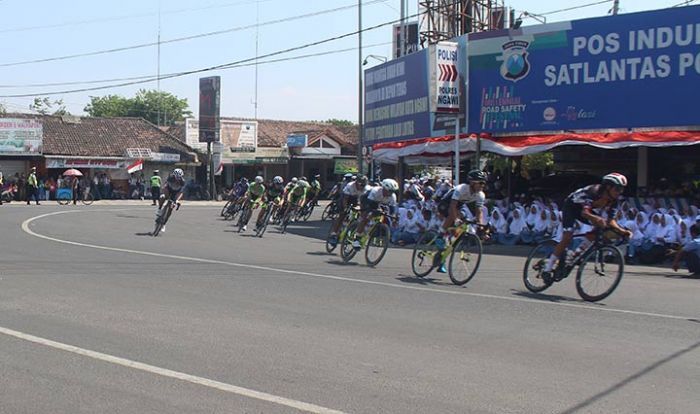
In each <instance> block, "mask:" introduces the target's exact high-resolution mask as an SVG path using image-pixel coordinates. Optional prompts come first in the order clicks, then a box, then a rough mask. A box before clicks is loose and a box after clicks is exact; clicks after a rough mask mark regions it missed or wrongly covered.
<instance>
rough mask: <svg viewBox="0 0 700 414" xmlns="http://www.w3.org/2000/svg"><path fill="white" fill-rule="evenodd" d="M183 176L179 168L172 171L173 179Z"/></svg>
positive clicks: (183, 173)
mask: <svg viewBox="0 0 700 414" xmlns="http://www.w3.org/2000/svg"><path fill="white" fill-rule="evenodd" d="M184 176H185V172H184V171H182V169H181V168H175V169H174V170H173V177H175V178H182V177H184Z"/></svg>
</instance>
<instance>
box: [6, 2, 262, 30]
mask: <svg viewBox="0 0 700 414" xmlns="http://www.w3.org/2000/svg"><path fill="white" fill-rule="evenodd" d="M0 1H1V0H0ZM261 1H272V0H261ZM254 2H255V0H247V1H239V2H235V3H228V4H218V5H209V6H204V7H191V8H187V9H175V10H170V11H165V12H163V13H162V14H179V13H188V12H193V11H200V10H209V9H222V8H226V7H233V6H240V5H244V4H252V3H254ZM157 14H158V13H139V14H128V15H124V16H113V17H102V18H97V19H90V20H75V21H72V22H64V23H56V24H49V25H42V26H25V27H15V28H10V29H2V30H0V33H14V32H26V31H30V30H32V31H33V30H42V29H55V28H60V27H75V26H79V25H84V24H92V23H105V22H114V21H120V20H129V19H135V18H139V17H152V16H155V15H157Z"/></svg>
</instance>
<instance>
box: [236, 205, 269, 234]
mask: <svg viewBox="0 0 700 414" xmlns="http://www.w3.org/2000/svg"><path fill="white" fill-rule="evenodd" d="M262 203H263V199H262V197H260V198H258V199H257V200H255V201H251V200H250V199H248V200H246V201H244V202H243V207H241V210H240V216H238V224H237V226H238V232H239V233H240V232H241V231H243V227H245V226H247V225H248V222H249V221H250V217H251V216H252V215H253V210H255V209H256V208H258V207H260V206H261V205H262Z"/></svg>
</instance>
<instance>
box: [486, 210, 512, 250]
mask: <svg viewBox="0 0 700 414" xmlns="http://www.w3.org/2000/svg"><path fill="white" fill-rule="evenodd" d="M489 227H491V232H492V233H493V234H494V238H495V240H496V241H497V242H498V243H500V242H501V238H502V237H504V236H505V235H506V234H507V233H508V221H507V220H506V219H505V218H504V217H503V215H502V214H501V212H500V211H499V210H498V209H497V208H494V209H493V211H492V212H491V217H490V218H489Z"/></svg>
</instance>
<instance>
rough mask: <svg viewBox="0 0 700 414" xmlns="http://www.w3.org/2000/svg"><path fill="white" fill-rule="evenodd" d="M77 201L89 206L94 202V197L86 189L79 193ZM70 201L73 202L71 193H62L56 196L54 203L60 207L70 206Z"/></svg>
mask: <svg viewBox="0 0 700 414" xmlns="http://www.w3.org/2000/svg"><path fill="white" fill-rule="evenodd" d="M77 200H78V201H80V202H81V203H83V204H84V205H86V206H89V205H90V204H92V203H93V202H94V201H95V197H94V196H93V195H92V191H90V189H89V188H86V189H85V190H83V191H82V192H81V194H80V197H78V198H77ZM71 201H73V191H70V190H69V191H62V192H60V193H59V194H57V195H56V202H58V204H60V205H62V206H65V205H67V204H70V202H71Z"/></svg>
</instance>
